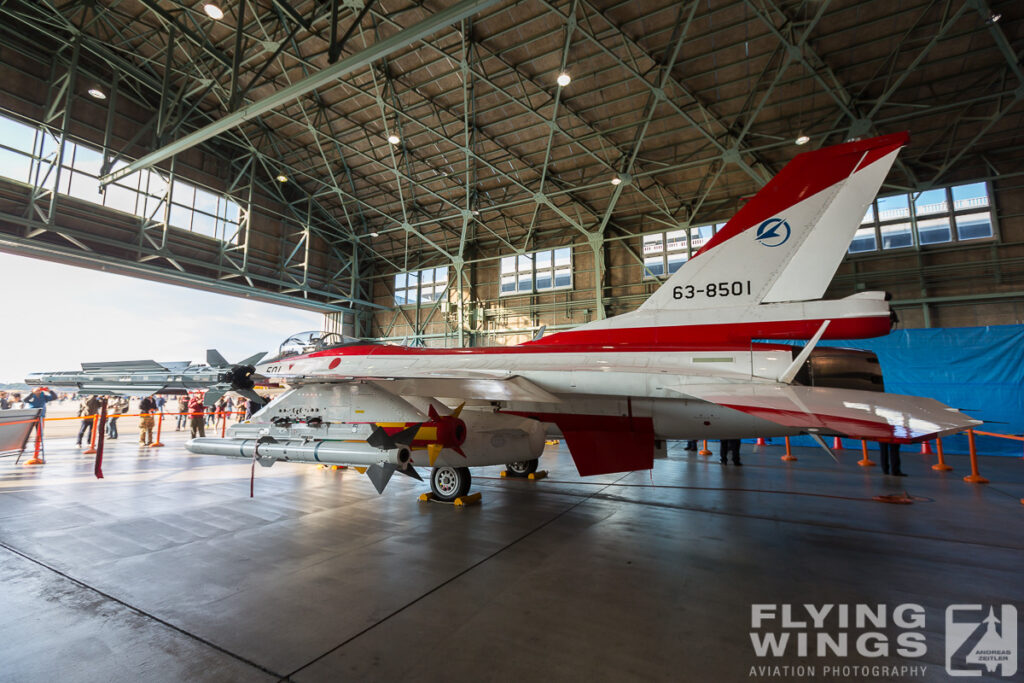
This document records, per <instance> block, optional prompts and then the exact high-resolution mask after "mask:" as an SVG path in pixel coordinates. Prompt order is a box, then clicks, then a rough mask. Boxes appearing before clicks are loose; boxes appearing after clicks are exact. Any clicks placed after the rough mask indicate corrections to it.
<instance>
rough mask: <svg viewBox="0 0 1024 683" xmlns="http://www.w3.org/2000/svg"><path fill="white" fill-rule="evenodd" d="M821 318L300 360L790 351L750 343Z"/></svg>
mask: <svg viewBox="0 0 1024 683" xmlns="http://www.w3.org/2000/svg"><path fill="white" fill-rule="evenodd" d="M822 322H824V321H823V320H821V319H818V320H784V321H778V320H776V321H770V322H762V323H752V322H748V323H723V324H717V325H674V326H665V327H627V328H620V329H611V330H578V331H574V330H567V331H566V332H559V333H558V334H554V335H552V336H551V337H549V338H547V339H540V340H538V341H533V342H526V343H525V344H520V345H518V346H477V347H472V348H415V347H409V346H394V345H390V344H381V345H374V344H367V345H353V346H342V347H339V348H336V349H325V350H323V351H316V352H314V353H311V354H309V355H307V356H294V357H292V358H289V359H285V362H290V361H294V360H296V359H297V358H323V357H325V356H326V357H330V356H470V355H491V354H524V353H600V352H608V351H610V352H628V353H659V352H666V351H691V352H699V351H751V350H754V351H782V350H785V351H789V350H792V347H791V346H788V345H779V344H764V343H753V344H752V343H751V341H750V340H751V339H810V338H811V337H812V336H814V333H815V332H817V331H818V329H819V328H820V327H821V324H822ZM891 324H892V323H891V321H890V319H889V316H887V315H886V316H870V317H863V318H842V319H839V320H832V321H831V322H830V323H829V326H828V329H827V330H826V332H825V334H824V335H823V336H822V338H823V339H866V338H868V337H880V336H884V335H886V334H888V333H889V330H890V329H891Z"/></svg>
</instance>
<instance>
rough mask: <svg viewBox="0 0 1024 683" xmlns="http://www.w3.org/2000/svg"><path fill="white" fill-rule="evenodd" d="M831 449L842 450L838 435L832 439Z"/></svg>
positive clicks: (841, 442)
mask: <svg viewBox="0 0 1024 683" xmlns="http://www.w3.org/2000/svg"><path fill="white" fill-rule="evenodd" d="M832 450H834V451H841V450H843V440H842V439H840V438H839V437H838V436H837V437H835V438H834V439H832Z"/></svg>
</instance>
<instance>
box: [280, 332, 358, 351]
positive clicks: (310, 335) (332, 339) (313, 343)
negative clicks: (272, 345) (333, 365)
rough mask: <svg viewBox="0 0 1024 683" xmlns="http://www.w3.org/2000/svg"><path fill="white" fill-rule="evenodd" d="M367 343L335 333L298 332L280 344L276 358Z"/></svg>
mask: <svg viewBox="0 0 1024 683" xmlns="http://www.w3.org/2000/svg"><path fill="white" fill-rule="evenodd" d="M366 343H367V342H365V341H362V340H360V339H356V338H355V337H348V336H346V335H343V334H338V333H337V332H319V331H317V330H311V331H309V332H299V333H298V334H293V335H292V336H290V337H288V338H287V339H285V340H284V341H283V342H281V346H280V347H279V348H278V352H277V357H278V358H284V357H286V356H297V355H300V354H304V353H313V352H315V351H323V350H325V349H333V348H337V347H339V346H351V345H353V344H366Z"/></svg>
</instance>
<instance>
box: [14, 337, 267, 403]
mask: <svg viewBox="0 0 1024 683" xmlns="http://www.w3.org/2000/svg"><path fill="white" fill-rule="evenodd" d="M265 355H267V354H266V352H264V351H261V352H259V353H257V354H254V355H252V356H250V357H249V358H246V359H245V360H242V361H239V362H238V363H234V364H232V363H228V361H227V360H226V359H225V358H224V356H222V355H221V354H220V353H219V352H218V351H217V350H216V349H209V350H208V351H207V352H206V363H207V364H206V365H194V364H192V363H189V362H175V363H158V362H156V361H153V360H129V361H114V362H103V363H82V369H81V370H62V371H57V372H36V373H33V374H31V375H29V376H28V377H26V378H25V382H26V383H27V384H30V385H33V386H49V385H51V384H52V385H54V386H57V387H74V388H75V389H77V390H78V391H81V392H83V393H86V394H95V395H98V396H105V395H119V394H130V395H133V396H149V395H151V394H187V393H189V392H193V391H204V392H205V398H204V400H205V403H206V405H213V404H214V403H216V402H217V399H219V398H220V397H221V396H223V395H224V394H225V393H226V392H228V391H235V392H237V393H239V394H242V395H243V396H245V397H247V398H248V399H250V400H251V401H253V402H254V405H263V404H264V403H265V401H264V400H263V398H262V397H261V396H260V395H259V394H257V393H256V391H255V390H254V389H253V387H255V386H256V384H255V381H254V380H253V373H254V372H255V368H254V367H253V363H255V362H257V361H258V360H259V359H261V358H263V357H264V356H265Z"/></svg>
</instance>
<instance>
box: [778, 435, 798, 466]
mask: <svg viewBox="0 0 1024 683" xmlns="http://www.w3.org/2000/svg"><path fill="white" fill-rule="evenodd" d="M781 460H782V461H783V462H796V456H795V455H793V449H792V448H790V446H789V437H788V436H787V437H786V452H785V453H783V454H782V458H781Z"/></svg>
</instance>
